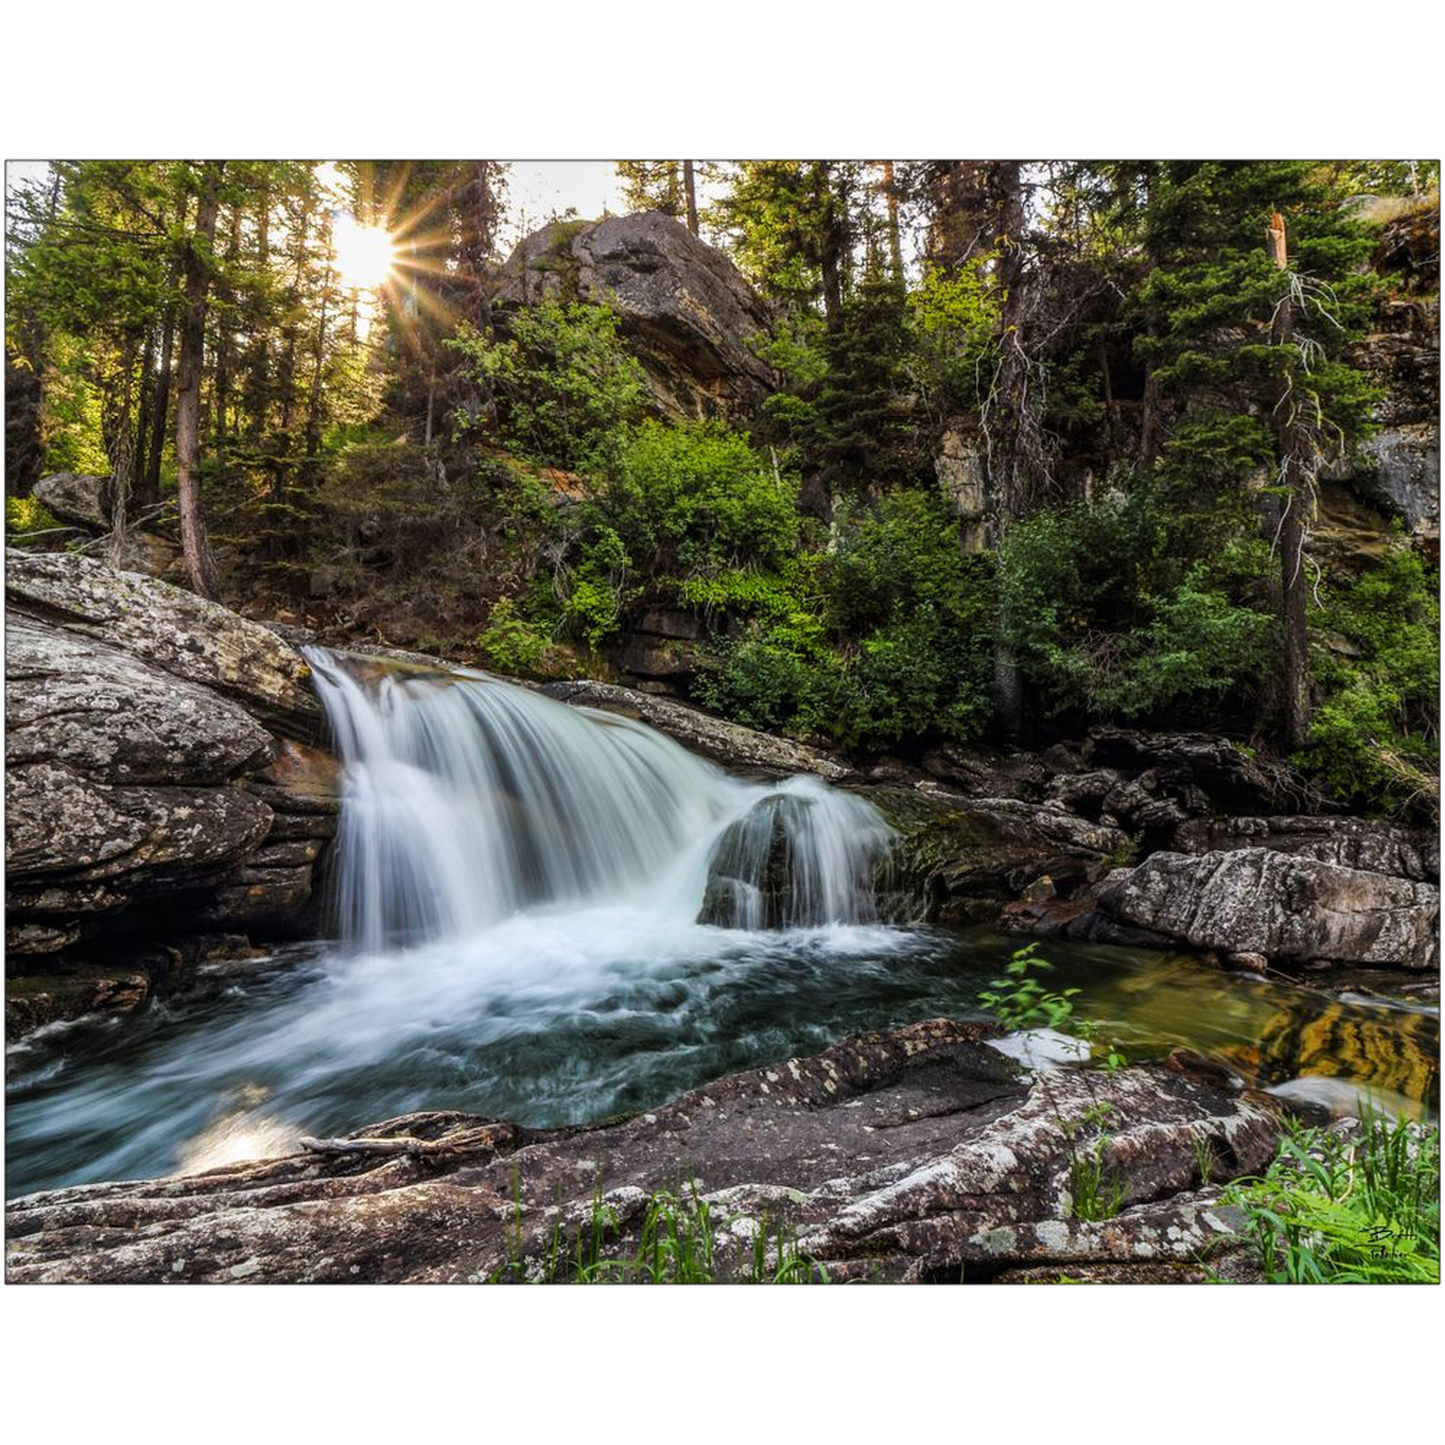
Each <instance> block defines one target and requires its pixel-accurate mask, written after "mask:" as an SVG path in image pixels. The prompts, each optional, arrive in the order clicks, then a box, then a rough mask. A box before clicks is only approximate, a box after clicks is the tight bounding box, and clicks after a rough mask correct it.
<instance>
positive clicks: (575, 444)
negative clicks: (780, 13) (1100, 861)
mask: <svg viewBox="0 0 1445 1445" xmlns="http://www.w3.org/2000/svg"><path fill="white" fill-rule="evenodd" d="M509 173H510V171H509V167H508V165H507V164H505V163H502V162H497V161H450V162H438V161H427V162H397V161H384V162H383V161H344V162H324V163H322V162H315V163H313V162H300V161H227V162H221V161H165V162H139V161H137V162H130V161H74V162H55V163H52V164H50V165H48V166H45V167H43V168H38V169H36V170H34V171H32V172H30V173H28V174H27V175H26V176H25V177H24V178H23V179H21V180H19V181H15V182H12V184H11V186H10V188H9V190H8V194H7V231H6V256H7V274H8V286H7V312H6V374H5V385H6V400H7V408H6V416H7V421H6V501H7V507H6V518H7V533H8V536H9V539H10V541H11V542H12V544H19V545H24V546H40V547H51V546H71V547H77V548H82V549H88V550H90V551H92V552H100V553H102V554H104V555H108V556H109V557H110V558H111V559H112V560H118V561H121V562H123V563H124V564H125V565H137V563H136V558H137V557H140V556H142V555H145V556H147V557H151V556H154V557H158V558H159V560H158V561H157V564H156V565H157V566H161V567H166V566H168V567H169V569H170V571H169V573H168V575H170V576H172V577H173V578H175V579H179V580H183V581H184V582H185V584H186V585H189V586H191V587H193V588H195V589H196V590H197V591H199V592H202V593H203V594H206V595H211V596H218V597H221V598H223V599H224V600H226V601H227V602H228V603H229V604H231V605H234V606H238V607H241V608H242V609H243V610H247V611H250V612H253V613H255V614H256V615H262V616H267V617H272V618H281V619H282V620H287V619H289V620H291V621H293V622H296V623H301V624H305V625H307V626H309V627H311V628H312V629H314V630H316V631H317V632H318V633H319V634H320V635H322V636H324V637H326V638H328V639H331V640H338V641H345V640H346V639H348V638H366V639H368V640H372V641H385V642H389V643H391V644H394V645H401V646H409V647H414V648H421V649H423V650H428V651H435V652H440V653H445V654H447V655H448V656H452V657H457V658H461V659H464V660H471V661H475V662H478V663H481V664H482V665H486V666H491V667H495V668H498V669H500V670H503V671H507V672H513V673H521V674H528V675H534V676H574V675H599V674H602V675H622V676H627V677H632V678H634V679H635V678H637V677H639V676H641V677H645V678H649V679H651V680H652V684H653V685H655V686H658V687H659V688H665V689H667V690H672V691H676V692H679V693H681V694H683V695H685V696H688V697H691V698H692V699H694V700H695V701H698V702H700V703H702V704H704V705H706V706H709V707H712V708H714V709H716V710H719V711H721V712H723V713H725V714H726V715H728V716H731V717H734V718H736V719H738V720H739V721H743V722H746V723H749V724H751V725H753V726H757V727H764V728H770V729H776V730H782V731H789V732H793V733H796V734H799V735H804V736H807V735H818V736H821V737H824V738H827V739H829V740H831V741H833V742H835V743H838V744H841V745H843V746H845V747H848V748H851V749H854V750H859V751H863V752H870V753H877V752H880V751H888V750H901V751H904V752H906V751H908V750H918V749H925V748H929V747H934V746H938V745H941V744H948V743H959V742H961V743H971V742H976V741H979V740H983V739H988V740H993V741H1001V740H1005V739H1019V738H1026V737H1028V738H1039V739H1042V738H1047V737H1048V736H1050V735H1060V734H1063V733H1066V732H1071V731H1072V732H1074V733H1077V732H1078V731H1080V730H1081V729H1084V728H1087V727H1088V726H1089V725H1091V724H1092V723H1094V722H1097V721H1100V720H1116V721H1121V722H1126V723H1130V724H1134V725H1141V726H1142V725H1151V726H1175V727H1185V728H1190V727H1192V728H1201V727H1207V728H1211V729H1216V730H1222V731H1225V732H1227V733H1230V734H1232V735H1234V736H1236V737H1237V738H1238V739H1239V740H1240V741H1241V743H1243V744H1245V745H1247V746H1263V747H1268V748H1272V749H1275V750H1278V751H1279V752H1281V753H1284V754H1286V755H1289V756H1291V757H1293V758H1295V759H1296V760H1297V761H1299V762H1300V763H1301V764H1302V765H1304V766H1305V767H1306V768H1308V769H1309V770H1310V771H1311V772H1312V774H1313V775H1314V777H1315V778H1316V779H1317V780H1318V782H1319V784H1320V785H1321V786H1322V787H1325V788H1330V789H1333V790H1334V791H1335V793H1336V794H1337V795H1339V796H1341V797H1342V798H1345V799H1347V800H1349V801H1352V802H1355V803H1357V804H1360V805H1362V806H1365V807H1370V808H1375V809H1378V810H1382V811H1387V812H1402V811H1408V810H1409V809H1411V808H1415V807H1419V806H1421V799H1422V797H1429V796H1432V788H1433V784H1432V781H1431V775H1432V774H1433V772H1434V770H1435V759H1436V756H1437V753H1436V748H1437V732H1438V709H1437V703H1436V698H1437V695H1438V649H1437V647H1436V639H1437V638H1438V601H1437V596H1438V591H1437V578H1438V572H1437V568H1438V553H1437V550H1436V548H1435V546H1434V545H1433V539H1432V538H1429V537H1424V536H1422V535H1420V534H1419V533H1418V529H1417V530H1416V531H1415V532H1414V533H1412V531H1411V529H1410V527H1409V526H1408V525H1402V526H1400V527H1398V528H1397V530H1396V531H1395V532H1391V530H1390V527H1389V524H1388V521H1387V520H1386V519H1385V514H1384V513H1381V514H1380V520H1379V527H1378V536H1376V537H1374V539H1373V540H1372V541H1371V542H1370V544H1369V545H1368V546H1367V547H1364V548H1361V547H1353V548H1352V547H1346V546H1342V545H1340V544H1339V539H1338V536H1337V534H1336V531H1332V529H1331V525H1330V521H1329V518H1330V505H1332V504H1331V502H1330V498H1331V496H1332V495H1333V494H1332V493H1330V491H1329V489H1330V488H1331V487H1336V488H1338V487H1339V486H1342V485H1343V484H1344V482H1345V481H1347V480H1348V479H1349V478H1350V477H1351V476H1352V475H1353V472H1352V469H1355V470H1358V467H1359V465H1360V462H1359V459H1360V457H1361V456H1362V455H1364V453H1363V452H1362V450H1361V449H1362V448H1367V447H1368V446H1369V445H1371V444H1372V439H1374V438H1375V437H1376V436H1377V435H1378V433H1379V431H1380V429H1381V426H1382V424H1383V423H1382V417H1383V418H1385V420H1386V421H1388V419H1389V415H1390V407H1389V406H1388V405H1386V402H1387V400H1388V393H1389V387H1390V385H1391V384H1392V377H1391V376H1390V375H1388V374H1382V372H1381V370H1380V368H1379V367H1378V366H1375V365H1373V364H1372V362H1371V359H1370V353H1369V344H1368V341H1369V337H1370V336H1371V334H1372V333H1373V332H1375V331H1378V330H1379V327H1380V324H1379V321H1378V318H1379V317H1380V316H1381V315H1382V314H1383V312H1384V311H1386V310H1388V308H1390V307H1392V306H1394V307H1396V308H1397V309H1398V308H1399V307H1401V306H1406V307H1408V306H1416V307H1419V306H1422V305H1430V304H1438V182H1439V174H1438V165H1437V164H1435V163H1430V162H1411V161H1333V162H1295V161H1233V162H1207V161H1189V162H1158V161H1137V162H1118V161H1116V162H1107V163H1088V162H1002V161H993V162H983V161H980V162H962V161H903V160H899V161H772V160H769V161H747V162H716V161H706V162H704V161H695V162H694V161H624V162H618V163H617V175H618V181H619V195H620V208H621V209H622V210H624V211H626V212H628V213H639V214H640V213H646V214H649V215H652V216H654V217H659V218H666V219H665V220H658V221H657V225H658V226H660V227H663V228H664V229H663V230H661V231H650V232H648V235H649V237H654V239H652V240H649V241H648V242H647V244H648V245H652V246H655V247H660V249H659V250H656V251H654V252H649V253H648V255H649V256H650V257H651V258H652V259H651V260H648V262H647V265H648V266H652V267H653V270H652V271H650V272H647V274H648V275H651V276H655V277H661V278H662V279H661V280H658V281H656V282H655V283H650V284H655V285H656V286H658V287H662V286H664V285H665V284H672V282H673V281H676V278H677V277H679V276H681V277H682V280H681V281H680V282H677V284H678V286H679V288H680V291H679V294H685V295H688V296H690V297H692V298H693V302H692V303H689V304H694V303H695V304H696V305H698V306H702V307H704V309H705V308H706V307H708V306H713V307H714V310H713V312H711V313H709V315H710V316H712V317H713V318H714V319H716V317H719V316H723V315H724V314H726V315H727V316H728V317H731V318H733V319H732V320H730V321H729V322H728V325H727V327H723V328H722V329H723V330H726V331H728V335H727V336H726V337H724V341H725V342H726V343H727V345H726V347H723V345H722V343H721V342H719V343H718V346H719V348H721V349H718V350H717V352H716V354H715V355H713V354H712V353H709V356H708V357H707V358H704V359H705V360H706V363H707V364H706V365H703V364H702V362H700V361H699V359H698V347H697V345H696V344H695V343H694V342H692V341H689V343H688V345H689V346H690V347H691V350H688V349H686V348H684V347H683V346H682V345H681V344H680V343H679V341H678V331H677V328H678V327H679V326H680V325H682V322H680V321H678V320H677V318H676V315H675V314H674V313H665V312H663V311H661V310H659V312H658V313H657V315H656V316H652V317H648V318H645V319H644V320H639V316H638V313H637V311H636V310H635V308H634V310H632V311H628V310H627V308H626V307H625V306H624V305H623V304H622V301H621V299H620V297H619V296H618V295H614V294H613V293H612V292H611V291H609V289H608V286H609V284H612V283H609V282H608V281H607V277H609V276H615V275H621V274H623V273H624V272H626V271H627V268H628V267H632V268H633V272H634V273H635V272H637V270H638V266H637V265H634V262H636V261H637V257H638V255H640V254H641V253H640V252H633V253H629V252H626V251H625V249H624V250H620V251H618V252H617V254H615V255H613V254H611V253H609V254H608V255H606V256H603V255H601V253H600V249H599V248H594V249H593V250H588V249H587V246H588V244H589V243H588V242H587V236H588V234H589V228H590V227H591V225H592V223H594V222H595V221H597V220H598V219H599V218H597V217H577V216H573V215H562V216H555V217H550V218H534V219H546V220H547V221H548V224H547V225H546V227H545V228H544V229H541V230H538V229H537V227H536V226H535V225H532V224H523V218H522V217H521V216H519V215H518V214H516V212H515V208H514V207H513V206H512V205H511V203H510V200H509V184H508V182H509ZM1432 226H1433V228H1434V237H1435V240H1434V251H1433V256H1434V260H1433V269H1432V263H1431V261H1430V256H1431V252H1430V245H1429V241H1428V234H1427V238H1426V239H1425V240H1424V241H1422V242H1421V243H1420V244H1419V245H1416V244H1414V243H1413V242H1412V240H1411V237H1412V236H1414V235H1415V234H1416V233H1417V232H1422V231H1423V232H1424V233H1428V232H1429V230H1430V228H1431V227H1432ZM665 228H671V229H670V230H667V229H665ZM657 236H660V237H661V238H662V239H661V240H656V239H655V237H657ZM669 238H671V239H669ZM518 243H520V244H518ZM619 244H620V243H619ZM509 256H510V259H509ZM579 258H580V259H579ZM659 258H660V259H659ZM639 265H640V263H639ZM609 268H611V269H610V270H609ZM668 268H671V270H669V269H668ZM599 278H600V279H599ZM697 297H704V298H707V299H705V300H704V301H697V300H696V298H697ZM724 303H726V304H725V305H724ZM727 308H731V309H727ZM1390 314H1391V315H1395V314H1397V313H1396V312H1391V313H1390ZM1399 314H1403V313H1399ZM739 318H741V319H739ZM710 324H711V323H710ZM669 327H671V328H672V329H671V330H669ZM729 328H730V330H729ZM690 335H691V333H689V336H690ZM729 348H730V349H729ZM718 357H721V358H723V359H722V360H721V361H720V360H718ZM1436 384H1437V385H1438V382H1437V383H1436ZM57 473H73V474H78V475H82V476H95V477H101V478H104V479H106V481H105V505H106V509H107V514H108V515H107V519H106V521H107V526H106V528H105V530H104V532H103V533H102V534H101V535H98V536H93V535H89V534H87V533H85V532H84V531H83V530H77V529H76V528H75V527H74V526H73V525H72V522H73V518H65V517H60V516H56V515H52V514H51V513H49V512H48V511H47V509H46V507H45V505H44V503H43V499H41V498H38V497H37V496H36V495H35V491H36V486H37V483H39V482H40V481H41V479H42V478H44V477H46V476H50V475H53V474H57ZM42 490H43V488H42ZM1406 520H1407V523H1408V519H1406ZM167 548H169V552H167Z"/></svg>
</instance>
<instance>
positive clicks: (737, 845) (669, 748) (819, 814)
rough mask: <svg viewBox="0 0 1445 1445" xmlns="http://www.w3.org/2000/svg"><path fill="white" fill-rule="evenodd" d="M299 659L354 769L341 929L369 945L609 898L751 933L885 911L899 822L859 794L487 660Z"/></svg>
mask: <svg viewBox="0 0 1445 1445" xmlns="http://www.w3.org/2000/svg"><path fill="white" fill-rule="evenodd" d="M307 658H308V660H309V661H310V663H311V666H312V670H313V673H314V675H315V678H316V684H317V688H318V690H319V692H320V694H321V698H322V701H323V703H324V705H325V707H326V712H327V716H328V717H329V718H330V720H331V724H332V728H333V730H334V732H335V735H336V740H337V745H338V749H339V751H340V753H341V756H342V759H343V762H344V765H345V774H344V777H345V781H344V793H343V806H342V825H341V835H340V838H339V842H338V850H337V876H338V893H339V900H340V921H341V930H342V937H343V939H344V940H346V941H347V942H348V943H350V944H352V945H354V946H356V947H358V948H360V949H361V950H362V951H363V952H371V953H374V952H379V951H381V950H383V949H385V948H389V947H396V946H399V945H406V944H414V943H419V942H423V941H426V940H429V939H437V938H446V937H460V936H465V935H468V934H475V933H477V932H479V931H481V930H484V929H487V928H489V927H492V926H494V925H496V924H498V923H500V922H501V921H502V920H503V919H506V918H508V917H510V916H512V915H515V914H517V913H518V912H520V911H523V910H528V909H538V908H547V909H551V910H554V911H555V910H558V909H563V908H567V907H578V906H586V905H589V904H596V903H599V902H604V901H610V902H613V903H629V902H631V903H636V904H637V905H639V906H641V907H643V908H645V909H646V911H648V912H650V913H651V914H652V915H653V916H654V917H655V918H657V919H659V920H666V921H668V922H673V923H691V922H693V921H695V920H697V919H698V917H699V913H700V912H701V913H702V914H703V917H704V919H705V921H706V922H709V923H715V924H722V925H725V926H732V927H742V928H753V929H757V928H764V927H779V926H782V927H790V928H810V927H811V928H816V927H823V926H826V925H831V924H849V923H862V922H868V921H871V920H872V919H873V917H874V916H875V911H874V906H873V875H874V872H875V869H876V866H877V864H878V862H879V860H880V859H881V857H882V856H883V855H884V853H885V852H886V850H887V844H888V837H889V832H888V829H887V827H886V825H885V824H884V823H883V821H882V819H881V818H880V817H879V816H878V814H877V813H876V812H875V811H874V809H873V808H872V807H871V806H870V805H869V804H868V803H866V802H864V801H863V800H862V799H861V798H857V797H854V796H852V795H851V794H847V793H843V792H839V791H837V790H835V789H832V788H829V787H828V786H826V785H825V784H824V783H822V782H821V781H819V780H818V779H816V778H806V777H797V778H790V779H788V780H787V781H786V782H784V783H781V784H777V785H764V784H760V783H753V782H745V781H742V780H740V779H737V778H733V777H730V776H729V775H728V774H726V773H724V772H723V771H722V770H721V769H720V768H718V767H715V766H714V765H713V764H711V763H708V762H705V761H703V760H702V759H700V758H697V757H694V756H693V755H692V754H690V753H688V752H686V751H685V750H684V749H683V748H681V747H679V746H678V745H677V744H676V743H674V742H673V741H672V740H671V739H669V738H666V737H664V736H662V735H661V734H660V733H656V732H653V731H652V730H651V729H650V728H646V727H643V726H641V725H640V724H638V723H634V722H631V721H629V720H628V719H626V718H619V717H616V716H613V715H612V714H608V713H600V712H594V711H592V710H590V709H578V708H570V707H567V706H564V705H563V704H561V703H558V702H554V701H553V700H552V699H551V698H548V697H544V696H542V695H541V694H539V693H535V692H530V691H528V690H527V689H526V688H522V687H517V686H515V685H512V684H509V683H503V682H499V681H497V680H496V679H494V678H490V677H487V676H486V675H485V674H482V673H465V672H457V673H440V672H427V671H421V670H408V669H405V668H398V667H397V666H395V665H394V664H378V663H377V662H375V661H374V660H372V659H358V658H347V657H344V656H341V655H338V654H334V653H329V652H325V651H322V650H321V649H319V648H312V649H309V650H308V652H307ZM710 878H712V880H713V881H712V883H711V885H710V883H709V879H710Z"/></svg>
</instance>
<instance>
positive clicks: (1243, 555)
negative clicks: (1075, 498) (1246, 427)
mask: <svg viewBox="0 0 1445 1445" xmlns="http://www.w3.org/2000/svg"><path fill="white" fill-rule="evenodd" d="M1191 551H1192V548H1191V545H1190V542H1189V539H1188V538H1185V537H1180V536H1179V535H1178V533H1177V530H1176V529H1174V528H1171V527H1170V526H1169V525H1168V524H1167V520H1166V516H1165V514H1164V509H1163V508H1162V507H1161V506H1160V505H1159V504H1158V503H1156V502H1155V500H1154V498H1153V497H1152V496H1151V495H1150V493H1149V492H1148V491H1147V490H1144V489H1142V488H1141V489H1136V490H1133V491H1130V492H1128V493H1126V494H1124V495H1118V494H1115V495H1111V496H1109V497H1107V498H1105V499H1103V500H1101V501H1097V502H1093V503H1081V504H1077V505H1074V506H1069V507H1062V508H1058V509H1056V510H1054V511H1049V512H1041V513H1039V514H1037V515H1036V516H1033V517H1030V518H1028V519H1026V520H1025V521H1022V522H1020V523H1018V524H1016V525H1015V526H1014V527H1013V529H1012V530H1011V531H1010V533H1009V536H1008V539H1007V541H1006V543H1005V545H1004V548H1003V551H1002V555H1001V562H1000V582H999V588H1000V624H1001V626H1002V627H1003V629H1004V635H1005V636H1006V637H1007V638H1008V639H1009V641H1010V642H1011V643H1012V644H1013V648H1014V653H1015V656H1016V658H1017V662H1018V665H1019V667H1020V669H1021V671H1022V672H1023V673H1024V674H1025V676H1027V677H1028V678H1030V679H1031V680H1032V681H1033V682H1034V683H1036V684H1037V685H1038V686H1039V688H1040V689H1041V691H1042V694H1043V698H1044V702H1045V706H1046V707H1047V708H1048V710H1049V711H1051V712H1055V713H1057V712H1062V711H1065V710H1067V709H1070V708H1078V709H1082V710H1086V711H1088V712H1089V713H1091V714H1095V715H1102V716H1117V717H1128V718H1137V717H1147V716H1158V715H1160V714H1163V713H1165V712H1166V711H1167V712H1170V713H1173V714H1182V715H1184V716H1186V717H1192V716H1194V715H1195V714H1197V713H1198V711H1199V710H1200V708H1201V707H1202V706H1203V704H1205V703H1206V702H1208V701H1211V700H1212V701H1216V702H1217V701H1218V700H1219V699H1221V698H1223V697H1224V696H1225V695H1226V694H1228V693H1231V692H1235V691H1244V690H1247V689H1251V688H1253V687H1254V686H1255V685H1256V684H1257V683H1258V682H1259V680H1260V679H1261V678H1262V677H1263V676H1264V675H1265V673H1266V672H1267V670H1268V668H1269V666H1270V659H1271V656H1272V653H1273V648H1272V646H1271V642H1272V638H1273V636H1274V634H1275V623H1274V618H1273V616H1272V613H1271V611H1270V610H1269V604H1268V601H1267V600H1266V588H1265V584H1264V572H1265V567H1266V565H1267V559H1266V557H1265V556H1264V555H1262V553H1263V548H1262V545H1261V544H1255V543H1252V542H1246V541H1244V540H1242V539H1239V538H1236V539H1235V540H1233V541H1232V542H1230V543H1229V544H1227V545H1226V546H1224V547H1223V548H1222V549H1220V550H1219V551H1218V552H1217V553H1216V555H1215V556H1213V557H1212V558H1209V559H1203V558H1198V557H1195V558H1193V560H1191ZM1256 600H1257V601H1258V605H1255V603H1256Z"/></svg>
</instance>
